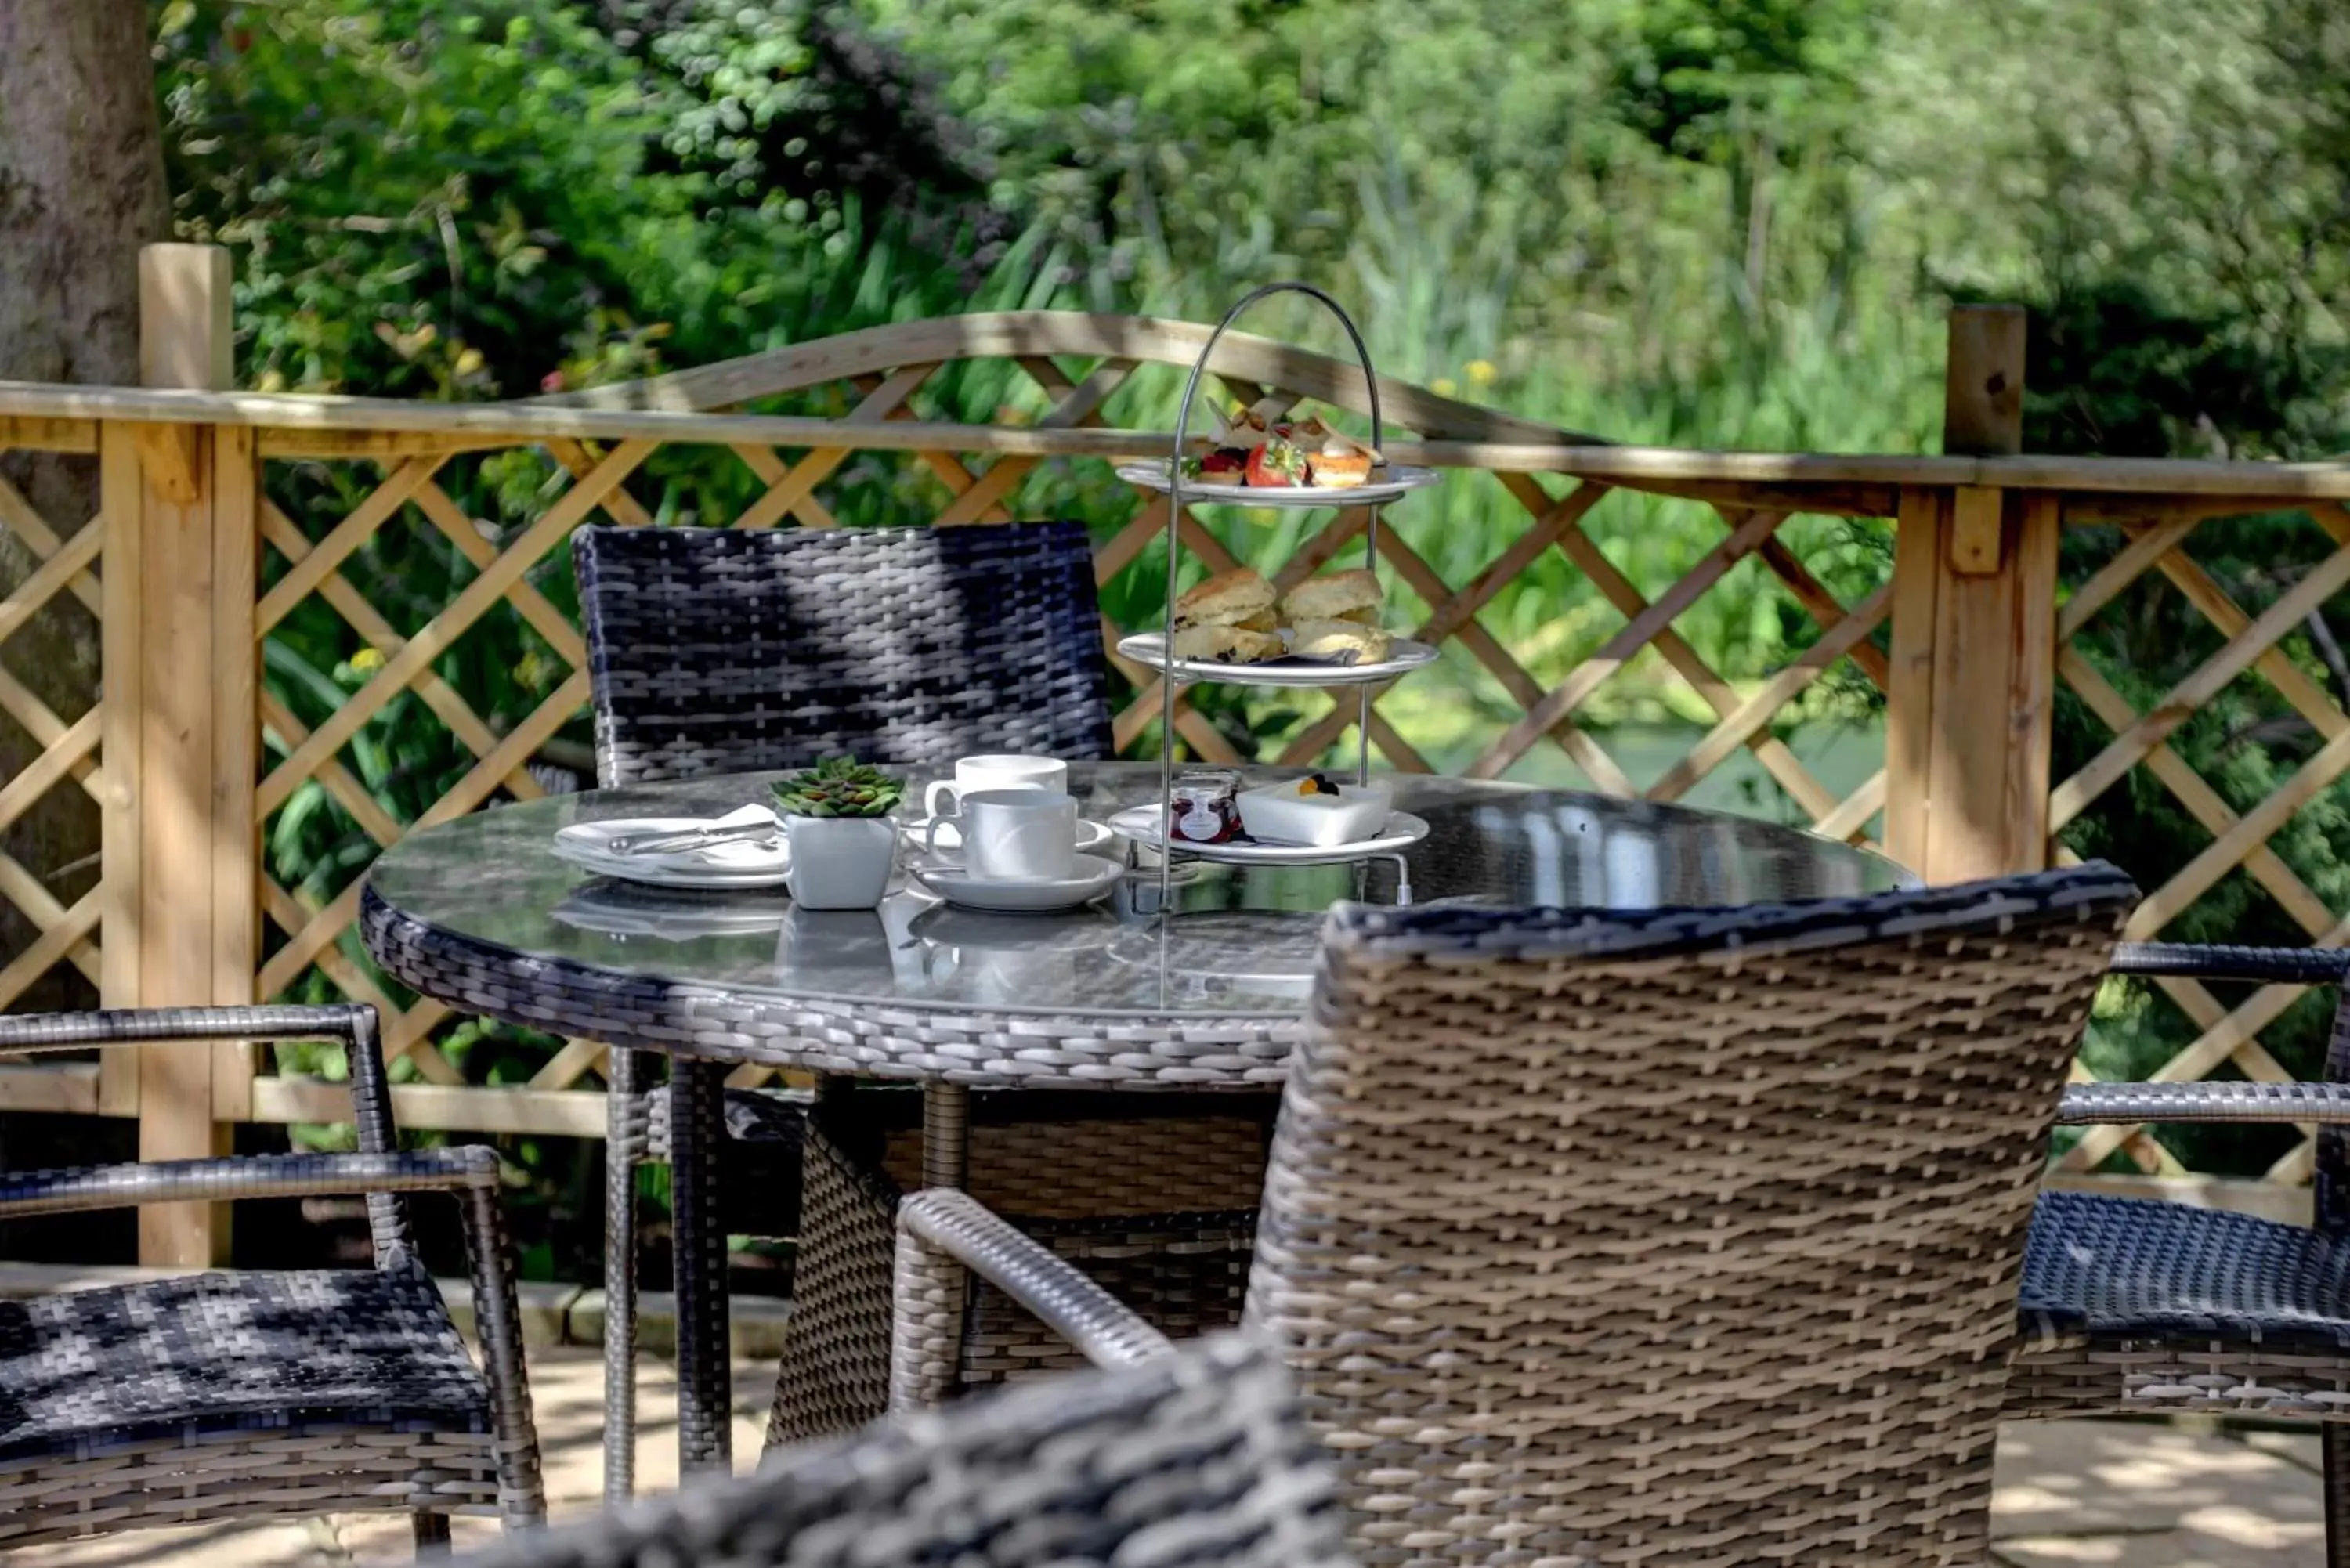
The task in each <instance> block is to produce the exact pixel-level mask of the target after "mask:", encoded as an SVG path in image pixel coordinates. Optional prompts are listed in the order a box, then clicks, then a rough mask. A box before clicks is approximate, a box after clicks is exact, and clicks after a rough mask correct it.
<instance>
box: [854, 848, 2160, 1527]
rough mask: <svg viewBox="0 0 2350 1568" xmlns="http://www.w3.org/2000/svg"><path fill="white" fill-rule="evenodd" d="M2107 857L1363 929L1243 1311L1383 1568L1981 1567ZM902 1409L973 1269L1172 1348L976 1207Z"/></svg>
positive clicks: (1343, 948) (916, 1252)
mask: <svg viewBox="0 0 2350 1568" xmlns="http://www.w3.org/2000/svg"><path fill="white" fill-rule="evenodd" d="M2135 898H2136V893H2135V889H2133V888H2131V887H2130V886H2129V884H2128V883H2127V881H2126V879H2125V878H2123V877H2122V876H2121V875H2120V874H2119V873H2118V872H2116V871H2115V870H2113V869H2112V868H2111V867H2084V868H2081V869H2077V870H2073V871H2066V872H2057V873H2052V874H2047V875H2043V876H2037V877H2016V878H2011V879H2006V880H2002V881H1996V882H1987V883H1980V884H1975V885H1972V886H1969V887H1963V888H1941V889H1933V890H1929V891H1920V892H1902V893H1894V894H1887V895H1882V896H1877V897H1871V898H1856V899H1849V900H1833V901H1822V902H1818V903H1811V904H1804V905H1796V906H1788V907H1777V908H1748V909H1711V910H1666V911H1659V912H1655V913H1647V914H1617V913H1607V912H1600V911H1592V910H1567V911H1559V910H1533V911H1525V910H1515V911H1489V910H1447V909H1428V910H1418V911H1414V910H1388V909H1364V908H1359V907H1342V908H1341V909H1339V910H1338V911H1337V912H1336V913H1335V914H1334V915H1333V916H1332V919H1331V922H1330V927H1329V931H1328V938H1327V946H1326V954H1325V961H1324V965H1323V969H1322V972H1321V974H1320V976H1319V979H1318V981H1317V983H1316V987H1315V999H1314V1010H1313V1015H1312V1021H1311V1027H1310V1029H1309V1032H1308V1036H1307V1038H1306V1040H1305V1043H1304V1044H1302V1045H1301V1047H1300V1048H1299V1050H1298V1052H1297V1054H1295V1056H1294V1057H1293V1059H1292V1063H1291V1070H1290V1077H1289V1080H1288V1084H1287V1086H1286V1089H1285V1091H1284V1097H1283V1103H1282V1115H1281V1123H1280V1127H1279V1130H1278V1132H1277V1134H1276V1136H1275V1139H1274V1149H1273V1159H1272V1164H1271V1167H1270V1169H1269V1171H1268V1174H1267V1176H1266V1185H1265V1193H1264V1205H1263V1211H1262V1215H1261V1218H1260V1221H1259V1231H1258V1237H1257V1245H1256V1252H1255V1261H1254V1267H1253V1273H1252V1275H1251V1278H1250V1282H1249V1298H1248V1310H1249V1317H1250V1320H1251V1321H1252V1322H1253V1323H1254V1324H1256V1325H1258V1326H1259V1327H1261V1328H1263V1329H1267V1330H1270V1331H1272V1332H1274V1334H1277V1335H1278V1336H1279V1337H1280V1339H1281V1340H1282V1341H1283V1342H1284V1346H1285V1352H1286V1355H1287V1358H1288V1361H1289V1364H1290V1366H1291V1367H1292V1368H1293V1369H1294V1370H1295V1372H1296V1373H1297V1375H1298V1376H1299V1379H1300V1383H1301V1386H1302V1390H1303V1395H1304V1398H1305V1410H1306V1415H1307V1417H1308V1419H1309V1420H1310V1421H1312V1422H1313V1423H1314V1424H1315V1426H1316V1427H1317V1428H1319V1429H1320V1430H1321V1431H1322V1433H1323V1435H1324V1437H1325V1438H1326V1441H1327V1442H1328V1443H1329V1444H1330V1446H1331V1448H1332V1449H1333V1450H1334V1452H1335V1455H1336V1462H1337V1465H1338V1469H1339V1472H1340V1485H1341V1492H1342V1496H1343V1497H1344V1498H1345V1500H1346V1501H1347V1503H1348V1504H1349V1505H1350V1511H1351V1521H1352V1540H1353V1545H1354V1548H1355V1551H1356V1553H1357V1557H1358V1558H1359V1559H1360V1560H1361V1561H1362V1562H1364V1563H1367V1564H1385V1563H1423V1562H1445V1563H1521V1562H1525V1563H1533V1562H1552V1561H1559V1562H1576V1563H1591V1564H1594V1565H1598V1564H1627V1565H1628V1564H1635V1563H1638V1564H1656V1563H1683V1562H1689V1563H1695V1562H1704V1563H1711V1564H1722V1565H1728V1564H1749V1563H1752V1564H1757V1565H1760V1564H1763V1563H1807V1564H1824V1565H1826V1564H1835V1565H1844V1564H1850V1565H1855V1568H1857V1565H1858V1564H1862V1563H1866V1564H1869V1565H1871V1568H1905V1565H1911V1564H1936V1565H1949V1568H1956V1565H1959V1564H1968V1565H1970V1568H1972V1565H1975V1564H1979V1563H1981V1562H1982V1561H1983V1558H1984V1554H1985V1552H1986V1549H1987V1528H1988V1511H1989V1502H1990V1491H1991V1449H1992V1442H1993V1438H1994V1434H1995V1428H1996V1423H1997V1421H1998V1419H1999V1417H2000V1415H2001V1412H2002V1401H2003V1398H2004V1397H2005V1389H2006V1382H2007V1365H2006V1364H2007V1356H2008V1352H2009V1350H2010V1348H2011V1346H2012V1344H2013V1341H2014V1337H2015V1312H2014V1303H2015V1290H2016V1284H2017V1280H2018V1277H2019V1274H2020V1272H2021V1269H2022V1257H2023V1250H2024V1238H2025V1232H2026V1229H2027V1226H2028V1223H2029V1221H2030V1219H2031V1215H2032V1207H2033V1189H2035V1187H2036V1186H2037V1184H2038V1181H2039V1178H2040V1172H2041V1168H2042V1165H2043V1159H2044V1158H2045V1151H2046V1147H2047V1138H2048V1132H2049V1127H2050V1125H2051V1123H2052V1121H2053V1119H2054V1116H2055V1115H2056V1110H2057V1105H2058V1099H2059V1096H2060V1094H2061V1091H2062V1088H2063V1085H2064V1078H2065V1074H2066V1070H2067V1067H2068V1065H2069V1064H2070V1063H2071V1061H2072V1058H2073V1054H2074V1049H2075V1047H2076V1045H2077V1044H2078V1041H2079V1037H2080V1034H2081V1031H2082V1028H2083V1025H2084V1023H2085V1021H2086V1018H2087V1015H2088V1010H2089V1004H2090V1002H2091V999H2092V997H2093V996H2094V994H2095V990H2096V986H2097V983H2098V980H2099V976H2100V972H2101V971H2102V970H2103V969H2104V967H2105V965H2106V959H2107V956H2108V954H2109V953H2110V952H2111V950H2112V947H2113V942H2114V938H2115V934H2116V928H2117V926H2118V923H2119V920H2120V919H2121V916H2122V915H2123V913H2124V912H2125V911H2126V909H2127V908H2128V907H2129V906H2130V904H2131V903H2132V902H2134V900H2135ZM899 1230H900V1242H899V1255H898V1269H899V1291H900V1292H901V1293H903V1295H904V1297H905V1298H906V1300H907V1302H908V1303H912V1304H913V1309H914V1310H912V1311H901V1317H900V1321H901V1323H903V1324H905V1325H906V1332H905V1334H904V1335H903V1337H901V1339H900V1341H899V1345H897V1346H896V1353H895V1355H894V1357H893V1361H892V1366H891V1395H892V1399H893V1402H894V1403H895V1404H897V1405H898V1406H899V1407H914V1406H919V1405H921V1404H926V1403H928V1402H930V1401H931V1399H933V1398H934V1397H936V1396H937V1394H938V1393H939V1391H940V1389H941V1387H942V1386H944V1385H945V1383H946V1381H947V1378H946V1374H947V1372H948V1370H949V1369H950V1368H951V1365H952V1363H953V1361H954V1359H955V1357H956V1355H957V1354H958V1351H957V1346H956V1338H957V1335H958V1334H959V1333H960V1332H961V1327H962V1321H963V1312H962V1303H963V1300H964V1296H965V1290H966V1286H965V1274H964V1269H965V1268H966V1267H967V1268H968V1269H970V1270H971V1271H972V1272H976V1273H977V1274H979V1275H980V1276H981V1277H983V1278H985V1279H988V1280H991V1281H993V1282H996V1283H997V1284H998V1285H999V1286H1000V1287H1001V1288H1003V1289H1004V1290H1006V1291H1008V1292H1009V1293H1012V1294H1013V1295H1014V1296H1015V1297H1017V1298H1018V1299H1020V1300H1022V1301H1024V1302H1026V1303H1029V1304H1030V1307H1031V1310H1033V1311H1034V1312H1035V1314H1036V1315H1037V1316H1038V1317H1039V1318H1040V1319H1042V1320H1043V1321H1044V1322H1045V1323H1046V1324H1050V1325H1052V1326H1053V1327H1054V1328H1055V1329H1056V1330H1058V1331H1060V1332H1063V1333H1066V1334H1071V1335H1072V1336H1073V1337H1075V1338H1076V1341H1077V1342H1078V1343H1080V1344H1082V1345H1086V1346H1087V1348H1088V1350H1089V1351H1090V1352H1091V1353H1092V1354H1094V1355H1096V1356H1097V1357H1098V1358H1101V1359H1105V1360H1112V1361H1115V1360H1121V1359H1132V1358H1136V1357H1147V1356H1149V1355H1152V1354H1154V1353H1157V1352H1158V1351H1159V1349H1160V1347H1161V1345H1163V1341H1160V1340H1159V1338H1158V1336H1157V1335H1156V1334H1155V1333H1154V1332H1153V1331H1152V1330H1151V1329H1150V1328H1149V1325H1148V1324H1143V1323H1141V1322H1139V1320H1137V1319H1135V1318H1134V1317H1133V1316H1132V1314H1128V1313H1127V1312H1126V1311H1125V1310H1124V1309H1123V1308H1122V1307H1121V1306H1120V1305H1119V1304H1118V1303H1117V1302H1116V1301H1115V1300H1114V1299H1113V1298H1112V1297H1111V1296H1110V1295H1109V1294H1108V1293H1107V1292H1105V1291H1103V1290H1101V1289H1100V1288H1099V1287H1098V1286H1097V1285H1094V1284H1093V1283H1091V1282H1088V1281H1086V1280H1084V1279H1082V1278H1079V1277H1077V1276H1076V1274H1075V1272H1073V1271H1071V1270H1068V1269H1066V1267H1064V1266H1063V1265H1061V1264H1060V1263H1059V1262H1057V1261H1056V1260H1055V1259H1054V1258H1053V1257H1052V1256H1051V1255H1050V1253H1049V1252H1048V1251H1045V1249H1044V1248H1043V1247H1041V1246H1040V1245H1039V1244H1037V1243H1036V1242H1035V1241H1031V1240H1029V1239H1028V1238H1026V1237H1024V1236H1022V1235H1021V1234H1020V1233H1019V1232H1018V1231H1017V1230H1016V1229H1015V1228H1014V1227H1012V1226H1010V1225H1008V1224H1006V1223H1004V1222H1003V1220H998V1219H996V1218H995V1217H993V1216H991V1215H990V1214H988V1213H987V1212H986V1211H985V1210H983V1208H982V1207H981V1206H980V1205H979V1204H978V1203H977V1202H975V1201H974V1200H973V1199H972V1198H971V1197H970V1196H968V1195H966V1194H961V1193H926V1194H924V1195H922V1196H921V1197H920V1198H918V1199H914V1200H911V1201H910V1202H909V1203H908V1204H907V1205H906V1206H905V1208H904V1210H902V1211H901V1215H900V1219H899Z"/></svg>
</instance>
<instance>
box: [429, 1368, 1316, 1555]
mask: <svg viewBox="0 0 2350 1568" xmlns="http://www.w3.org/2000/svg"><path fill="white" fill-rule="evenodd" d="M1346 1562H1347V1555H1346V1546H1345V1540H1344V1529H1343V1526H1342V1524H1341V1522H1340V1520H1339V1517H1338V1514H1337V1511H1336V1507H1335V1506H1334V1501H1333V1497H1332V1484H1331V1477H1330V1473H1329V1469H1328V1467H1327V1465H1326V1462H1325V1460H1324V1459H1323V1456H1322V1455H1321V1454H1320V1453H1319V1452H1318V1451H1316V1449H1315V1443H1314V1439H1313V1438H1312V1436H1311V1435H1310V1434H1309V1433H1308V1432H1307V1431H1306V1430H1305V1426H1304V1423H1303V1422H1301V1421H1300V1420H1299V1419H1298V1417H1297V1410H1296V1401H1295V1398H1294V1397H1292V1395H1291V1392H1290V1388H1289V1379H1288V1376H1287V1375H1286V1374H1285V1373H1284V1371H1283V1369H1282V1367H1281V1366H1280V1364H1279V1362H1278V1361H1277V1360H1276V1359H1275V1358H1274V1356H1273V1355H1270V1354H1269V1353H1268V1352H1267V1351H1265V1350H1264V1349H1263V1348H1262V1347H1261V1346H1259V1345H1253V1344H1251V1343H1250V1342H1248V1341H1247V1340H1244V1339H1243V1338H1241V1337H1240V1336H1238V1335H1225V1336H1222V1337H1220V1338H1218V1339H1214V1340H1210V1341H1206V1342H1203V1343H1201V1344H1199V1345H1192V1346H1189V1347H1187V1348H1186V1350H1185V1351H1184V1352H1183V1353H1181V1354H1180V1355H1170V1356H1168V1357H1164V1358H1162V1359H1159V1360H1158V1361H1155V1362H1153V1363H1152V1364H1151V1365H1149V1366H1143V1367H1131V1368H1125V1369H1121V1370H1119V1371H1117V1372H1111V1373H1098V1372H1092V1373H1075V1374H1071V1375H1068V1376H1063V1377H1058V1378H1055V1379H1054V1380H1052V1381H1051V1382H1049V1383H1045V1384H1040V1385H1037V1386H1032V1387H1025V1388H1018V1389H1012V1390H1007V1391H1004V1392H1003V1393H1002V1394H1000V1395H997V1396H996V1397H991V1398H986V1399H979V1400H973V1401H971V1402H970V1403H969V1404H967V1405H964V1406H962V1407H958V1408H956V1409H954V1410H952V1411H949V1412H946V1413H943V1414H939V1415H920V1416H915V1417H910V1418H907V1419H903V1420H897V1421H890V1422H887V1423H884V1424H881V1425H879V1426H877V1427H875V1428H871V1429H869V1430H868V1431H865V1432H862V1433H859V1434H858V1435H856V1436H855V1437H853V1438H847V1439H846V1440H836V1441H833V1442H830V1443H826V1444H821V1445H816V1446H811V1447H809V1448H806V1449H777V1450H775V1452H773V1453H771V1454H770V1455H769V1456H768V1457H767V1459H766V1460H765V1462H764V1463H763V1464H762V1465H761V1467H760V1470H759V1473H758V1474H757V1475H756V1476H749V1477H743V1478H740V1479H732V1480H709V1481H704V1482H702V1483H701V1484H699V1485H694V1486H689V1487H688V1488H686V1489H685V1490H683V1491H681V1492H678V1493H675V1494H673V1495H671V1496H668V1497H662V1498H657V1499H648V1500H646V1501H641V1502H637V1503H632V1504H629V1505H626V1506H624V1507H621V1508H618V1509H615V1510H613V1511H611V1512H609V1513H608V1514H606V1515H605V1516H603V1517H602V1518H600V1519H598V1520H596V1521H592V1522H588V1523H584V1524H580V1525H577V1526H573V1527H566V1528H559V1529H556V1530H552V1531H547V1532H539V1533H535V1534H534V1535H532V1536H531V1537H529V1538H527V1539H523V1538H516V1539H515V1540H511V1541H507V1542H502V1543H500V1544H499V1545H497V1546H495V1547H493V1548H492V1549H490V1550H489V1551H487V1552H483V1553H481V1554H479V1555H478V1556H473V1557H469V1558H467V1559H466V1560H465V1563H466V1568H672V1565H674V1564H680V1563H706V1564H709V1565H710V1568H767V1565H769V1564H776V1565H780V1564H784V1563H791V1564H795V1565H805V1568H826V1565H835V1564H837V1565H838V1568H882V1565H884V1564H888V1565H893V1568H894V1565H897V1564H905V1565H907V1568H912V1565H913V1564H918V1563H939V1564H945V1563H970V1564H974V1565H975V1564H981V1563H985V1564H988V1565H989V1568H1088V1565H1095V1568H1110V1565H1111V1564H1125V1565H1130V1568H1344V1564H1345V1563H1346Z"/></svg>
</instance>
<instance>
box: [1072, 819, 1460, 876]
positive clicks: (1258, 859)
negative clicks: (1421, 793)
mask: <svg viewBox="0 0 2350 1568" xmlns="http://www.w3.org/2000/svg"><path fill="white" fill-rule="evenodd" d="M1166 819H1167V818H1166V808H1165V807H1163V806H1158V805H1133V806H1128V807H1127V808H1126V809H1125V810H1124V811H1121V812H1119V813H1118V815H1116V816H1113V817H1111V818H1110V819H1109V825H1110V826H1111V827H1112V828H1114V829H1116V830H1117V832H1118V835H1119V836H1121V837H1124V838H1131V839H1133V840H1134V841H1135V842H1136V843H1137V844H1139V845H1142V846H1144V847H1146V848H1149V849H1166V848H1170V847H1171V848H1172V849H1173V850H1174V851H1175V853H1176V854H1178V855H1191V856H1196V857H1199V858H1200V859H1201V860H1221V861H1223V862H1225V863H1227V864H1230V865H1233V866H1336V865H1339V864H1342V863H1344V862H1346V861H1348V860H1367V859H1369V858H1370V857H1372V856H1374V855H1393V854H1396V853H1397V852H1398V851H1399V850H1404V849H1409V848H1410V847H1411V846H1413V845H1415V844H1417V843H1419V841H1420V840H1421V839H1423V838H1425V837H1427V836H1428V823H1427V821H1426V819H1425V818H1422V817H1417V816H1414V815H1412V814H1411V813H1409V812H1408V811H1393V812H1389V813H1388V825H1387V826H1386V827H1384V828H1382V829H1381V830H1380V831H1379V832H1378V833H1377V834H1375V835H1373V836H1371V837H1369V838H1363V839H1357V840H1356V841H1355V842H1354V843H1352V844H1331V845H1320V844H1277V843H1274V842H1273V841H1271V840H1268V839H1254V838H1240V839H1228V840H1226V841H1225V842H1224V843H1222V844H1194V843H1192V842H1191V840H1189V839H1186V838H1179V839H1177V840H1175V842H1174V843H1173V844H1172V845H1171V846H1170V845H1169V844H1168V842H1167V835H1166V834H1165V833H1164V832H1163V831H1162V829H1161V825H1162V824H1164V823H1165V821H1166Z"/></svg>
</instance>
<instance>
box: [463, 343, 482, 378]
mask: <svg viewBox="0 0 2350 1568" xmlns="http://www.w3.org/2000/svg"><path fill="white" fill-rule="evenodd" d="M481 368H482V351H481V350H480V349H479V348H468V349H466V350H465V351H464V352H463V353H462V354H460V355H458V356H457V374H459V375H460V376H470V375H472V374H473V372H474V371H476V370H478V369H481Z"/></svg>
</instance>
